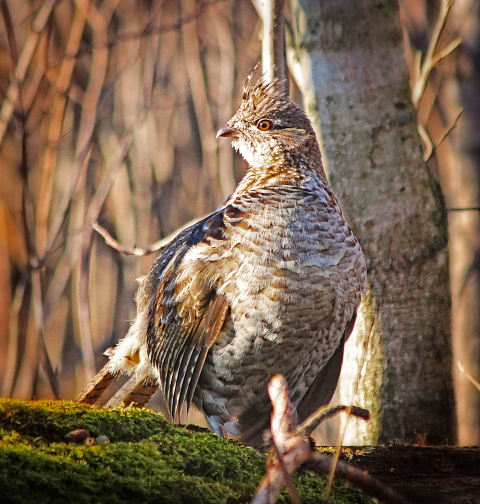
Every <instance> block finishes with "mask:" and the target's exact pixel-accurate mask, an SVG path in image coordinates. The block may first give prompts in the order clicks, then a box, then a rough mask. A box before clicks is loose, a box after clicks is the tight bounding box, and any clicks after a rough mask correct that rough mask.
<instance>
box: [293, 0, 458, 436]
mask: <svg viewBox="0 0 480 504" xmlns="http://www.w3.org/2000/svg"><path fill="white" fill-rule="evenodd" d="M291 17H292V34H291V37H290V38H291V40H290V42H289V44H290V46H289V47H288V43H287V54H288V63H289V67H290V71H291V72H292V73H293V75H294V77H295V79H296V81H297V83H298V84H299V87H300V89H301V91H302V93H303V97H304V106H305V110H306V111H307V113H308V114H310V117H311V118H312V120H313V121H314V122H317V120H318V122H319V124H320V128H321V142H322V149H323V155H324V160H325V165H326V168H327V171H328V174H329V178H330V182H331V184H332V186H333V189H334V191H335V193H336V194H337V196H338V197H339V199H340V202H341V204H342V207H343V209H344V214H345V216H346V219H347V221H348V222H349V223H350V225H351V227H352V229H353V231H354V233H355V234H356V236H357V237H358V238H359V240H360V242H361V244H362V247H363V249H364V252H365V255H366V258H367V267H368V284H369V288H368V295H367V298H366V299H365V301H364V303H363V305H362V309H361V317H360V320H359V322H358V323H357V330H356V331H355V333H354V334H353V335H352V337H351V338H350V341H349V342H348V344H347V348H346V355H345V360H344V368H343V371H342V377H341V386H340V401H341V402H346V403H349V402H350V401H351V400H352V397H353V396H355V397H354V399H353V401H354V403H355V404H357V405H362V404H363V405H364V406H365V407H366V408H368V409H370V410H371V412H372V415H373V420H372V421H371V422H369V423H368V424H366V425H367V426H366V427H365V425H360V424H357V423H356V422H355V421H353V420H350V422H349V425H348V428H347V436H346V438H345V443H354V442H356V443H388V442H392V441H393V442H401V443H403V442H405V441H407V440H408V439H410V440H412V441H415V439H416V433H417V434H419V435H424V434H426V435H427V442H429V443H445V442H446V441H448V442H449V443H452V442H454V441H455V439H456V423H455V403H454V396H453V384H452V370H451V368H452V354H451V340H450V294H449V273H448V248H447V241H448V240H447V227H446V213H445V207H444V202H443V199H442V196H441V192H440V190H439V187H438V185H437V184H436V183H435V181H434V180H433V179H432V177H431V175H430V173H429V172H428V170H427V168H426V165H425V163H424V162H423V159H422V151H421V144H420V139H419V136H418V134H417V128H416V120H415V111H414V108H413V106H412V103H411V100H410V88H409V80H408V72H407V68H406V63H405V58H404V52H403V45H402V31H401V27H400V21H399V12H398V5H397V2H396V1H395V0H364V1H362V2H351V1H348V0H322V2H318V1H317V0H291ZM317 127H318V126H317ZM364 347H365V348H366V352H365V354H366V358H365V359H364V358H363V357H364V356H363V355H362V354H363V353H364V352H363V348H364ZM359 363H363V367H362V368H361V377H360V380H359V381H358V382H357V378H356V377H357V369H358V364H359Z"/></svg>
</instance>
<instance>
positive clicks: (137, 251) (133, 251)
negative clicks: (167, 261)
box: [92, 216, 206, 257]
mask: <svg viewBox="0 0 480 504" xmlns="http://www.w3.org/2000/svg"><path fill="white" fill-rule="evenodd" d="M205 217H206V216H203V217H200V218H197V219H192V220H191V221H189V222H187V223H186V224H184V225H183V226H181V227H179V228H178V229H177V230H176V231H174V232H173V233H170V234H169V235H168V236H166V237H165V238H162V239H161V240H158V241H157V242H155V243H154V244H153V245H150V247H148V248H146V249H141V248H137V247H126V246H124V245H121V244H120V243H118V241H117V240H115V238H113V236H112V235H111V234H110V233H109V232H108V231H107V230H106V229H105V228H103V227H102V226H100V224H99V223H98V222H94V223H93V224H92V227H93V229H95V231H96V232H97V233H98V234H99V235H101V236H102V237H103V238H104V240H105V243H106V244H107V245H108V246H109V247H112V248H113V249H115V250H118V252H121V253H122V254H125V255H133V256H137V257H142V256H146V255H149V254H153V253H154V252H158V251H159V250H161V249H163V248H164V247H166V246H167V245H168V244H169V243H170V242H171V241H172V240H173V239H174V238H175V236H177V235H178V233H180V232H181V231H183V230H184V229H186V228H187V227H189V226H192V225H193V224H195V223H196V222H199V221H201V220H202V219H204V218H205Z"/></svg>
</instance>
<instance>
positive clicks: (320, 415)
mask: <svg viewBox="0 0 480 504" xmlns="http://www.w3.org/2000/svg"><path fill="white" fill-rule="evenodd" d="M348 408H351V413H350V414H351V415H352V416H355V417H357V418H361V419H362V420H370V412H369V411H368V410H366V409H364V408H359V407H358V406H335V407H333V408H328V407H325V406H322V407H321V408H318V410H317V411H315V412H314V413H312V414H311V415H310V416H309V417H308V418H307V419H306V420H305V421H304V422H303V423H302V425H301V428H300V427H297V433H298V434H303V435H305V436H310V435H311V434H312V432H313V431H314V430H315V429H316V428H317V427H318V426H319V425H320V424H321V423H322V422H324V421H325V420H327V418H331V417H333V416H335V415H337V414H338V413H340V412H342V411H347V409H348Z"/></svg>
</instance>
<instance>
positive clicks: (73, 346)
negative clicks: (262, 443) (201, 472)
mask: <svg viewBox="0 0 480 504" xmlns="http://www.w3.org/2000/svg"><path fill="white" fill-rule="evenodd" d="M320 3H322V2H320ZM330 3H331V2H330ZM340 3H341V2H340ZM377 3H379V4H382V2H377ZM386 3H387V4H395V5H396V3H395V2H386ZM442 5H446V2H442V1H441V0H401V1H400V4H399V8H398V12H397V13H396V15H397V16H400V19H401V22H402V26H403V30H404V39H405V56H406V61H407V63H408V65H409V69H410V71H411V74H412V82H415V76H414V73H415V68H416V63H415V62H416V61H417V59H418V58H420V59H421V58H423V59H425V58H427V57H428V51H429V43H430V41H431V40H432V37H434V36H435V30H436V29H438V19H439V17H441V12H442ZM0 6H1V18H2V22H1V23H0V103H1V110H0V390H1V395H2V396H11V397H18V398H24V399H29V398H32V397H35V398H43V397H52V396H53V397H62V398H75V397H76V395H78V393H79V392H80V391H81V390H82V388H83V387H84V386H85V384H86V383H87V382H88V381H89V380H90V379H91V378H92V377H93V376H94V375H95V374H96V372H97V370H98V369H99V368H100V367H101V366H103V364H104V363H105V361H106V357H104V356H103V352H104V351H105V350H106V349H107V348H108V347H110V346H112V345H113V344H115V343H116V342H117V341H118V339H119V338H121V337H123V336H124V335H125V334H126V332H127V330H128V328H129V325H130V322H131V321H132V320H133V318H134V316H135V304H134V301H133V298H134V294H135V291H136V286H137V284H136V281H135V279H136V278H138V277H139V276H141V275H144V274H146V273H147V272H148V270H149V268H150V265H151V264H152V263H153V261H154V259H155V254H151V255H142V254H141V250H140V249H148V248H149V247H151V246H152V244H154V243H155V242H158V241H159V240H160V239H162V238H164V237H167V236H168V235H169V234H171V233H172V232H174V231H175V230H176V229H178V228H179V227H181V226H184V225H185V224H186V223H187V222H189V221H190V220H192V219H194V218H197V217H201V216H203V215H205V214H207V213H208V212H209V211H212V210H214V209H215V208H216V207H217V206H218V205H219V204H220V203H221V201H222V200H223V199H224V198H225V197H226V196H227V195H228V194H229V193H230V192H231V191H232V190H233V189H234V187H235V185H236V183H237V182H238V181H239V180H240V178H241V177H242V176H243V174H244V171H245V167H246V166H245V163H244V162H243V161H242V160H241V158H239V156H237V155H236V154H234V152H233V150H232V149H231V146H230V143H229V142H227V141H224V142H217V141H216V140H215V133H216V131H217V129H218V128H219V127H220V126H222V125H223V124H224V123H225V122H227V121H228V120H229V119H230V118H231V116H232V115H233V113H234V112H235V111H236V109H237V107H238V105H239V103H240V100H241V96H242V91H241V88H242V85H243V81H244V79H245V76H246V75H247V74H248V73H249V72H250V70H251V69H252V67H253V66H254V64H255V63H256V62H257V61H258V60H259V59H260V52H261V28H262V23H261V21H260V19H259V16H258V14H257V11H256V9H255V7H254V5H253V3H252V2H250V1H246V0H245V1H244V0H203V1H202V0H198V1H195V0H139V1H136V2H129V1H126V0H75V1H74V0H58V1H55V0H43V1H37V0H10V1H7V0H2V1H1V2H0ZM289 8H290V6H289V2H287V5H286V16H287V20H288V18H289V15H290V10H289ZM479 26H480V18H479V5H478V1H477V0H457V1H456V2H455V4H454V5H453V7H452V10H451V11H450V13H449V14H448V16H446V17H445V19H444V26H442V27H441V28H442V29H441V37H440V38H439V41H438V47H437V48H436V49H438V51H440V52H441V51H442V50H447V51H446V52H445V58H442V59H441V61H440V60H439V61H438V62H437V63H441V64H440V65H438V67H436V68H433V69H432V72H431V74H429V78H428V81H427V82H426V84H425V86H424V89H423V90H422V100H421V102H420V100H419V99H418V96H417V99H418V100H417V102H416V103H415V94H414V96H413V101H414V105H415V107H416V109H417V119H418V122H419V128H420V132H421V136H422V139H423V143H424V158H425V160H426V163H427V166H428V169H429V170H430V173H431V175H432V177H433V178H434V179H435V180H436V181H438V182H439V183H440V185H441V187H442V191H443V194H444V197H445V209H448V210H450V211H449V212H448V218H449V234H450V243H449V247H450V260H451V266H450V275H451V293H448V292H445V297H446V298H449V296H450V294H451V299H452V307H453V311H452V315H453V316H452V335H453V336H452V341H453V362H454V363H455V362H456V361H457V360H462V361H463V362H464V364H465V367H467V368H468V369H469V370H470V372H472V374H474V375H476V376H477V378H478V377H479V374H480V373H479V372H480V336H479V332H480V324H479V314H480V311H479V309H480V301H479V300H480V295H479V280H480V279H479V278H478V274H477V270H478V268H479V267H480V255H479V237H480V220H479V212H478V207H479V204H480V202H479V199H480V198H479V183H478V170H479V169H480V162H479V158H480V80H479V76H480V37H479ZM459 37H462V39H463V42H462V44H461V45H460V46H459V47H457V48H456V49H453V48H451V49H453V52H451V54H449V55H448V56H447V52H449V51H448V49H449V44H451V43H452V42H455V41H456V40H458V38H459ZM437 54H438V52H437ZM431 56H432V55H430V57H431ZM427 59H428V58H427ZM435 66H436V65H435ZM475 83H476V84H475ZM414 91H415V89H414ZM290 92H291V95H292V96H293V98H294V99H295V101H297V102H298V103H301V102H302V95H301V93H300V91H299V88H298V87H297V86H296V85H295V81H294V79H292V78H290ZM462 110H463V114H462V115H461V116H460V113H461V111H462ZM340 199H342V198H340ZM95 222H98V223H99V225H100V226H101V227H102V228H103V229H104V230H106V231H107V232H108V233H109V234H110V235H111V236H112V237H114V238H115V239H116V240H117V241H118V242H119V243H120V244H121V245H122V246H124V247H125V248H128V249H130V252H137V256H135V255H126V254H123V253H120V252H119V251H118V250H116V249H115V248H112V247H110V246H109V245H107V244H106V243H105V240H104V238H103V237H102V236H100V234H99V233H97V232H96V231H95V230H94V229H93V227H92V226H93V224H94V223H95ZM135 247H138V249H135V250H133V249H134V248H135ZM447 305H448V302H447ZM445 373H446V375H447V376H448V377H450V376H451V374H452V369H450V368H449V369H446V370H445ZM453 374H454V382H455V391H456V396H457V414H458V415H459V416H458V424H459V432H461V433H462V434H461V436H460V440H461V441H462V442H469V443H478V442H479V441H480V421H479V417H480V397H478V398H477V397H476V394H478V395H479V396H480V393H479V392H477V391H476V390H475V389H474V388H473V386H472V385H471V384H470V383H469V382H468V381H467V380H466V379H465V377H464V376H463V375H462V374H461V373H459V372H458V371H457V367H456V365H455V366H453ZM463 404H469V405H470V406H469V408H467V407H464V406H462V405H463ZM458 405H460V408H459V407H458ZM154 407H156V408H159V409H161V408H162V404H161V398H160V394H158V393H157V395H156V402H155V404H154ZM462 408H463V409H462ZM467 410H468V411H467ZM472 411H473V413H472ZM465 419H466V420H465ZM196 420H199V419H196ZM462 426H464V427H462ZM462 429H463V431H462Z"/></svg>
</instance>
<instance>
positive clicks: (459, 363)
mask: <svg viewBox="0 0 480 504" xmlns="http://www.w3.org/2000/svg"><path fill="white" fill-rule="evenodd" d="M457 366H458V369H460V371H461V372H462V373H463V374H464V375H465V377H466V378H467V379H468V380H469V381H470V383H471V384H472V385H473V386H474V387H476V388H477V389H478V391H479V392H480V383H478V381H477V380H475V378H474V377H473V376H472V375H471V374H470V373H469V372H468V371H467V370H466V369H465V368H464V367H463V364H462V361H458V362H457Z"/></svg>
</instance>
